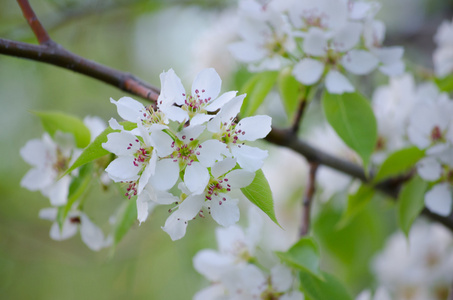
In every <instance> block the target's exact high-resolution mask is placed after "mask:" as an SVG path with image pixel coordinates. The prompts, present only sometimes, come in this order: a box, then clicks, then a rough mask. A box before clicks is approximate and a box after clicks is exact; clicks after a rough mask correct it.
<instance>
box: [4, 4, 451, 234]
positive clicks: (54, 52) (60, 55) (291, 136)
mask: <svg viewBox="0 0 453 300" xmlns="http://www.w3.org/2000/svg"><path fill="white" fill-rule="evenodd" d="M17 1H18V3H19V5H20V6H21V9H22V11H23V13H24V16H25V18H26V19H27V21H28V23H29V24H30V27H31V28H32V29H33V32H34V33H35V35H36V37H37V38H38V41H39V42H40V43H41V45H32V44H28V43H23V42H16V41H11V40H7V39H2V38H0V54H4V55H9V56H15V57H20V58H26V59H30V60H34V61H40V62H43V63H47V64H51V65H54V66H58V67H61V68H64V69H68V70H72V71H74V72H77V73H80V74H84V75H86V76H89V77H92V78H94V79H97V80H100V81H103V82H105V83H107V84H110V85H112V86H115V87H117V88H119V89H121V90H123V91H125V92H128V93H130V94H133V95H136V96H138V97H141V98H143V99H147V100H149V101H152V102H154V103H156V101H157V98H158V96H159V93H160V91H159V89H158V88H156V87H154V86H152V85H150V84H148V83H146V82H145V81H143V80H140V79H139V78H137V77H135V76H133V75H132V74H130V73H126V72H122V71H118V70H115V69H113V68H110V67H107V66H104V65H101V64H99V63H96V62H94V61H91V60H88V59H85V58H83V57H81V56H78V55H76V54H73V53H71V52H69V51H67V50H66V49H64V48H63V47H62V46H60V45H59V44H57V43H55V42H53V41H52V40H51V39H50V37H49V35H48V34H47V32H46V31H45V30H44V28H43V27H42V25H41V23H40V22H39V20H38V18H37V17H36V15H35V14H34V12H33V10H32V9H31V7H30V5H29V3H28V1H27V0H17ZM266 140H267V141H268V142H270V143H273V144H276V145H280V146H284V147H287V148H290V149H292V150H294V151H296V152H297V153H299V154H301V155H303V156H305V158H306V159H307V160H308V161H310V162H311V163H316V164H319V165H325V166H328V167H331V168H333V169H335V170H338V171H340V172H342V173H345V174H347V175H350V176H351V177H354V178H358V179H360V180H361V181H363V182H366V183H370V182H371V180H370V178H368V177H367V176H366V175H365V172H364V170H363V169H362V168H361V167H360V166H358V165H355V164H353V163H351V162H348V161H346V160H343V159H340V158H338V157H335V156H332V155H330V154H328V153H325V152H323V151H321V150H320V149H317V148H315V147H313V146H312V145H310V144H308V143H307V142H305V141H303V140H300V139H298V138H297V135H296V134H295V132H293V130H292V129H291V128H290V129H288V130H282V129H277V128H273V129H272V131H271V132H270V133H269V135H268V136H267V137H266ZM396 182H398V180H397V181H396ZM400 183H401V182H400ZM400 183H399V184H395V180H393V179H390V180H387V181H384V182H381V183H379V184H377V185H375V187H376V188H377V189H378V190H380V191H382V192H384V193H385V194H387V195H389V196H391V197H393V198H396V197H397V195H398V192H399V188H400V186H401V184H400ZM423 214H424V215H426V216H428V217H430V218H431V219H433V220H436V221H438V222H440V223H442V224H444V225H445V226H447V227H449V228H450V229H451V230H453V218H452V216H449V217H442V216H439V215H437V214H434V213H432V212H430V211H428V210H427V209H424V210H423Z"/></svg>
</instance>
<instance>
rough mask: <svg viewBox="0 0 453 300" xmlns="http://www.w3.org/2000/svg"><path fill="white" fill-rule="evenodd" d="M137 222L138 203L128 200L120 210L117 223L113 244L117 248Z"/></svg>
mask: <svg viewBox="0 0 453 300" xmlns="http://www.w3.org/2000/svg"><path fill="white" fill-rule="evenodd" d="M133 199H135V198H133ZM136 220H137V205H136V202H135V201H134V200H126V201H125V202H124V203H123V205H122V207H121V208H120V210H119V213H118V218H117V223H116V226H115V229H114V232H113V243H114V245H115V246H116V245H118V243H119V242H120V241H121V240H122V239H123V237H124V236H125V235H126V233H127V232H128V231H129V229H131V227H132V225H133V224H134V223H135V222H136Z"/></svg>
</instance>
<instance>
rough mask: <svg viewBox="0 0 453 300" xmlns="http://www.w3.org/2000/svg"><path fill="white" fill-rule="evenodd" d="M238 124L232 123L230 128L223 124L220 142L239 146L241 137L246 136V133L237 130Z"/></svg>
mask: <svg viewBox="0 0 453 300" xmlns="http://www.w3.org/2000/svg"><path fill="white" fill-rule="evenodd" d="M236 125H237V124H236V123H234V122H233V123H231V125H230V126H228V124H227V123H226V122H225V123H223V124H222V131H221V134H220V141H222V142H223V143H225V144H227V145H229V144H231V143H232V144H237V143H238V139H239V136H240V135H244V134H245V131H244V130H242V129H236Z"/></svg>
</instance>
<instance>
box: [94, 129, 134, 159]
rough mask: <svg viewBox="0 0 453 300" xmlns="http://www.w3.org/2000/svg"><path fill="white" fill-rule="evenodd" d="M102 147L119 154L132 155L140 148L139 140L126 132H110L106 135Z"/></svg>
mask: <svg viewBox="0 0 453 300" xmlns="http://www.w3.org/2000/svg"><path fill="white" fill-rule="evenodd" d="M102 148H104V149H105V150H107V151H109V152H112V153H114V154H116V155H119V156H120V155H132V154H133V153H135V151H137V150H138V149H139V148H140V141H139V140H138V139H137V137H136V136H134V135H132V134H130V133H128V132H112V133H109V134H108V135H107V142H105V143H103V144H102Z"/></svg>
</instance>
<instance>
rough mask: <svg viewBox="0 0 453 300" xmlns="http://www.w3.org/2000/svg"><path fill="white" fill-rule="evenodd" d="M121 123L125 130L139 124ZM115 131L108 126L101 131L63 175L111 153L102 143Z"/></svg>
mask: <svg viewBox="0 0 453 300" xmlns="http://www.w3.org/2000/svg"><path fill="white" fill-rule="evenodd" d="M120 124H121V125H122V126H123V127H124V129H125V130H132V129H134V128H135V127H136V126H137V124H135V123H131V122H121V123H120ZM115 131H117V130H113V129H112V128H110V127H108V128H106V129H105V130H104V131H103V132H101V133H100V134H99V135H98V136H97V137H96V138H95V139H94V141H93V142H92V143H91V144H89V145H88V147H86V148H85V149H84V150H83V152H82V153H81V154H80V156H79V157H78V158H77V159H76V161H75V162H74V163H73V164H72V166H70V167H69V169H67V170H66V172H65V173H64V174H63V176H64V175H67V174H69V173H71V172H72V171H74V170H75V169H77V168H78V167H80V166H83V165H84V164H87V163H89V162H92V161H93V160H95V159H98V158H101V157H102V156H104V155H107V154H109V153H110V152H108V151H107V150H105V149H104V148H102V144H103V143H105V142H107V135H108V134H109V133H112V132H115Z"/></svg>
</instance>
